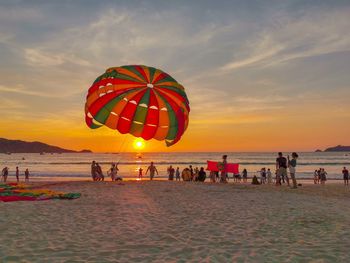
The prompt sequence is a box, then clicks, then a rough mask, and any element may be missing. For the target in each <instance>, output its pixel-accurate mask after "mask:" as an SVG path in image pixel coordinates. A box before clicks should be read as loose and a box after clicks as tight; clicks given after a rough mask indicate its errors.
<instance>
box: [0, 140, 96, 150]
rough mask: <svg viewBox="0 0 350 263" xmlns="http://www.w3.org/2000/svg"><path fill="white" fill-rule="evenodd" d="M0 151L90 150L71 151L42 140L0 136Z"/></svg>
mask: <svg viewBox="0 0 350 263" xmlns="http://www.w3.org/2000/svg"><path fill="white" fill-rule="evenodd" d="M0 153H91V151H90V150H82V151H73V150H67V149H63V148H60V147H57V146H52V145H48V144H45V143H42V142H25V141H20V140H7V139H4V138H0Z"/></svg>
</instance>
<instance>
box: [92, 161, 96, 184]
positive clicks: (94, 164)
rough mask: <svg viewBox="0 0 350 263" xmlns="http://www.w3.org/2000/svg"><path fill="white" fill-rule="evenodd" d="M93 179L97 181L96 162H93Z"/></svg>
mask: <svg viewBox="0 0 350 263" xmlns="http://www.w3.org/2000/svg"><path fill="white" fill-rule="evenodd" d="M91 177H92V180H93V181H96V179H97V171H96V162H95V161H92V163H91Z"/></svg>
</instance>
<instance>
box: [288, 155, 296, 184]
mask: <svg viewBox="0 0 350 263" xmlns="http://www.w3.org/2000/svg"><path fill="white" fill-rule="evenodd" d="M298 157H299V156H298V154H297V153H296V152H293V153H292V160H290V159H289V155H288V167H289V173H290V177H291V178H292V182H293V187H292V188H297V187H298V184H297V180H296V178H295V172H296V167H297V158H298Z"/></svg>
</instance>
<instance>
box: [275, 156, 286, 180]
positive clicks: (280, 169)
mask: <svg viewBox="0 0 350 263" xmlns="http://www.w3.org/2000/svg"><path fill="white" fill-rule="evenodd" d="M276 171H277V176H276V179H277V180H276V184H277V185H278V184H281V179H282V180H283V183H284V178H286V180H287V184H288V186H289V178H288V174H287V159H286V158H285V157H283V154H282V153H281V152H279V153H278V157H277V159H276ZM277 181H278V182H277Z"/></svg>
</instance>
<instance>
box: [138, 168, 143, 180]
mask: <svg viewBox="0 0 350 263" xmlns="http://www.w3.org/2000/svg"><path fill="white" fill-rule="evenodd" d="M142 172H143V169H142V167H140V168H139V179H142Z"/></svg>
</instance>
